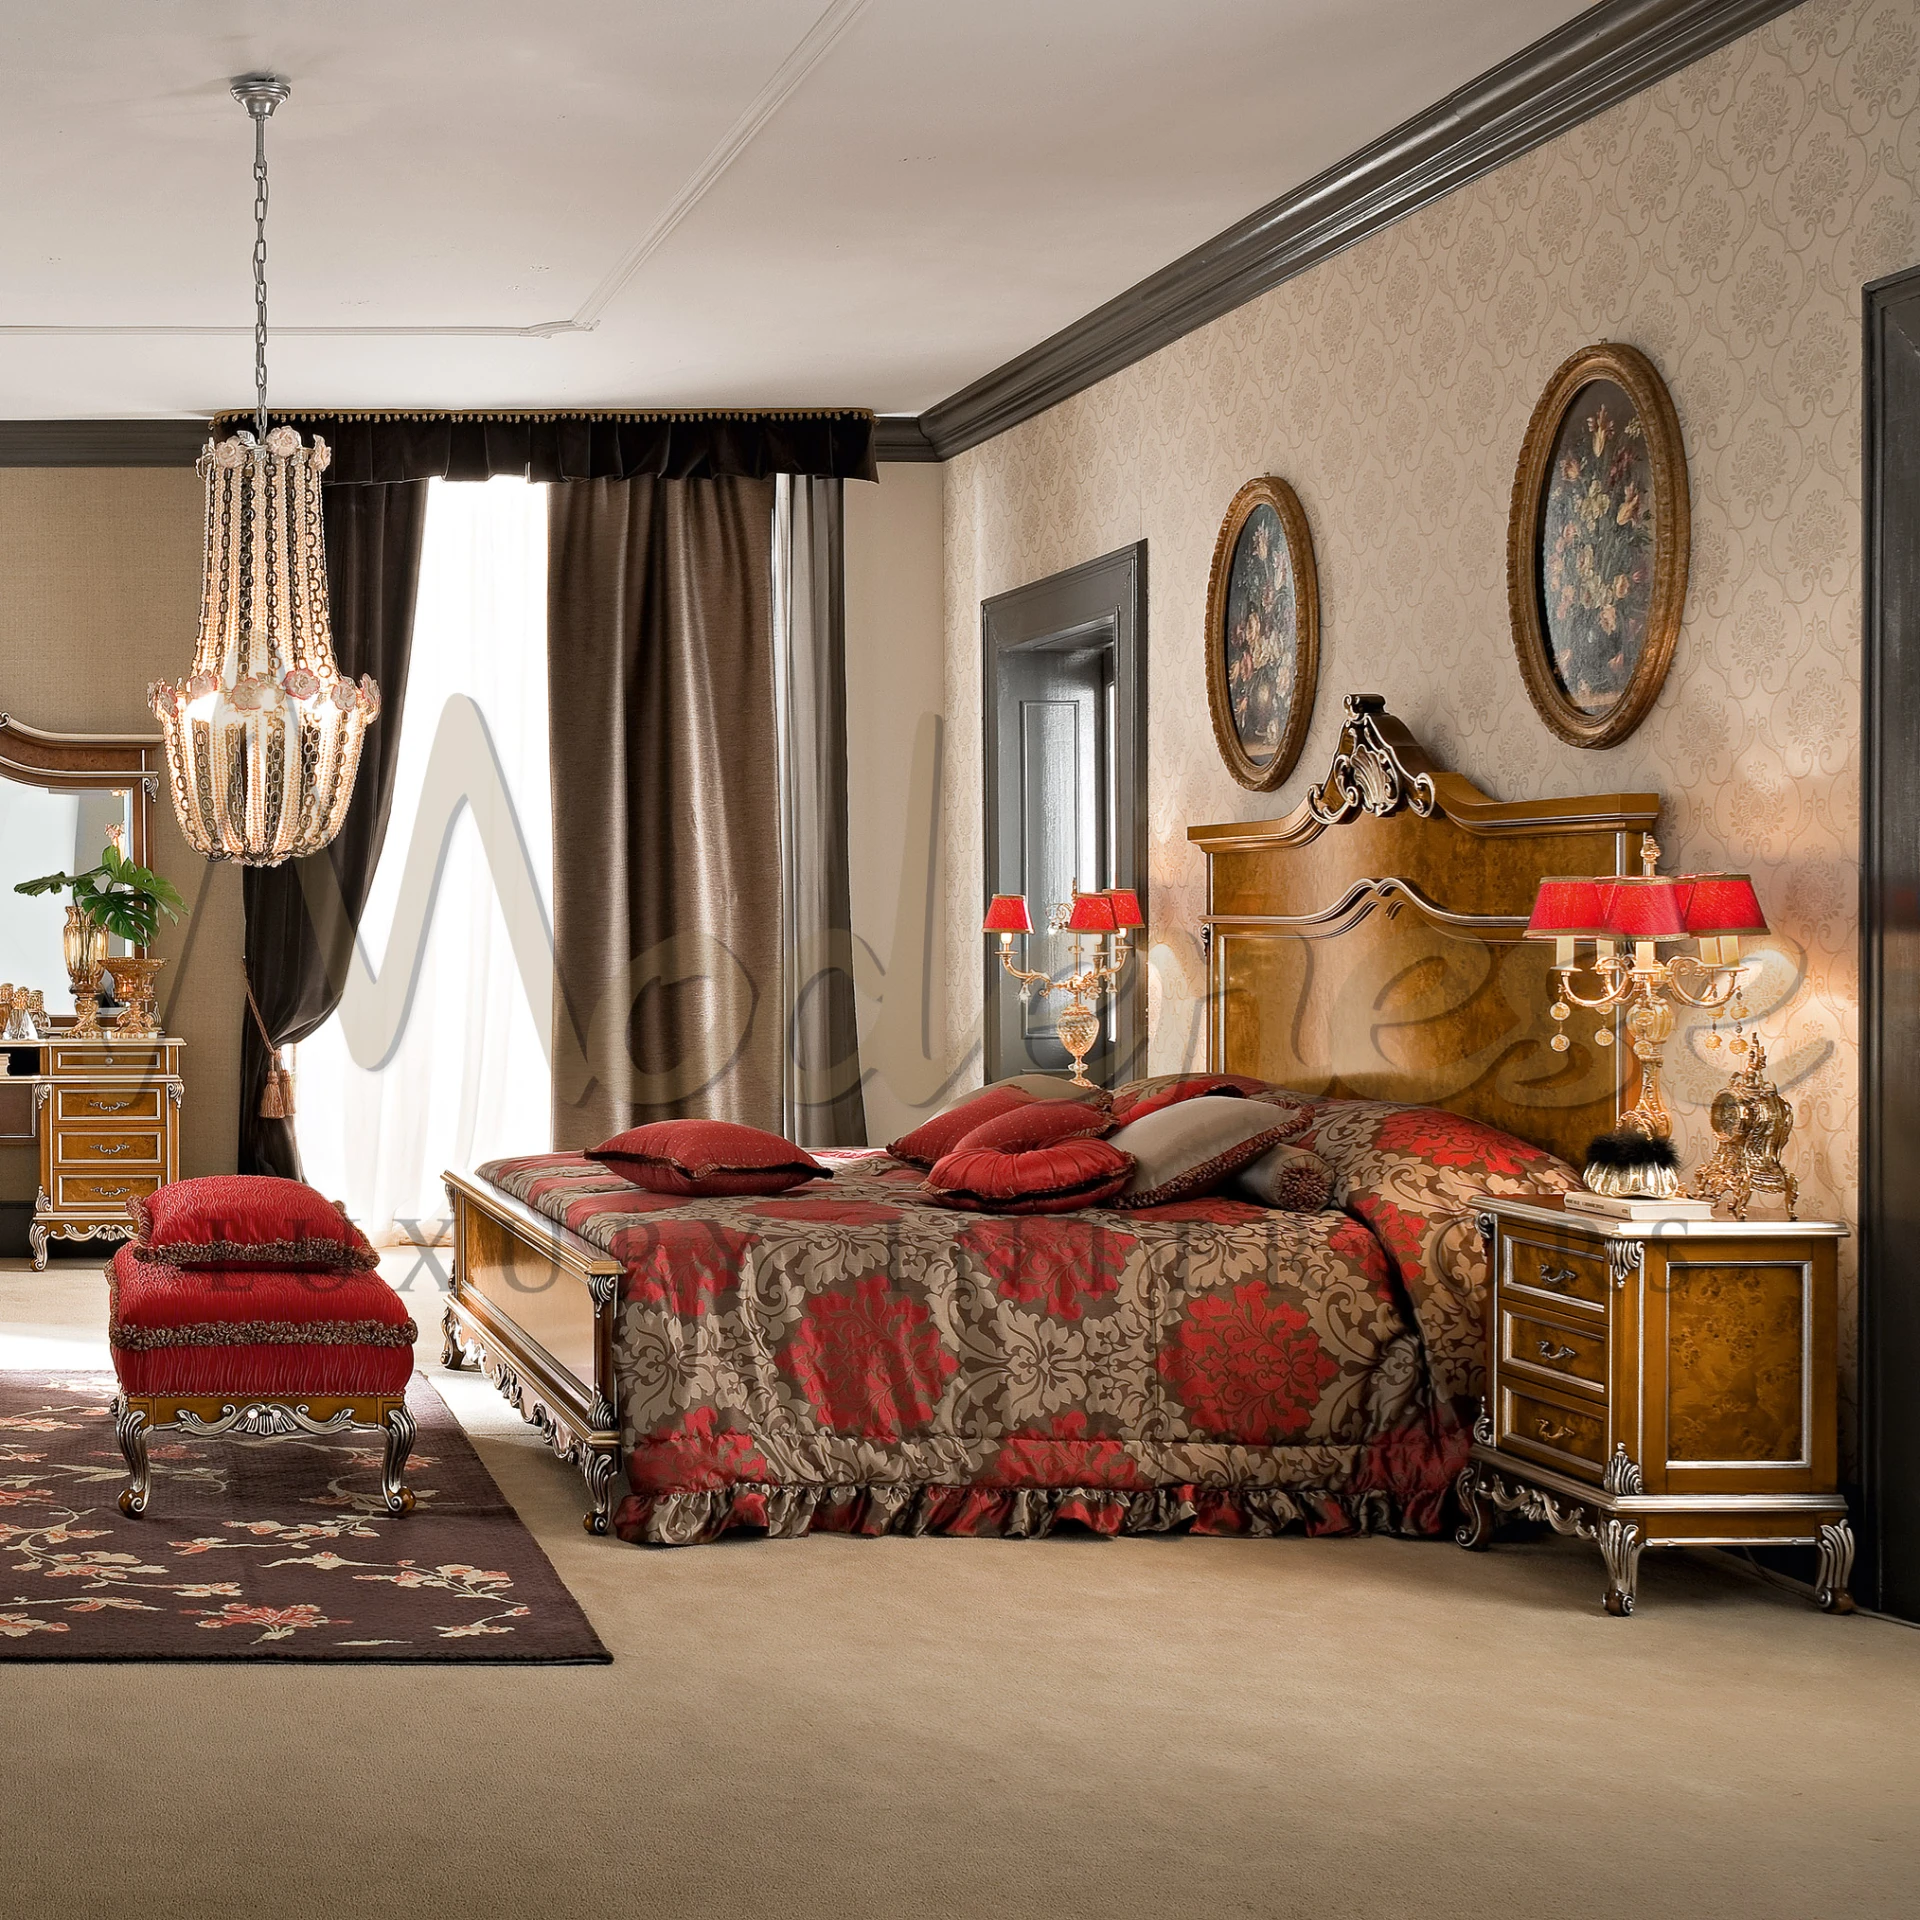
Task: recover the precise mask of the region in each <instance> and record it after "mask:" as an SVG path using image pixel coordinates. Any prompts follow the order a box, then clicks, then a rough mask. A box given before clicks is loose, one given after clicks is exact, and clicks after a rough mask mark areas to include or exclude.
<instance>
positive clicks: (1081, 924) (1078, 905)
mask: <svg viewBox="0 0 1920 1920" xmlns="http://www.w3.org/2000/svg"><path fill="white" fill-rule="evenodd" d="M1119 924H1120V923H1119V920H1118V918H1117V917H1116V916H1115V914H1114V910H1113V902H1112V900H1111V899H1109V898H1108V896H1107V895H1106V894H1104V893H1076V894H1075V895H1074V896H1073V912H1072V913H1071V914H1070V915H1069V916H1068V917H1067V931H1068V932H1069V933H1111V932H1113V930H1114V928H1115V927H1117V926H1118V925H1119Z"/></svg>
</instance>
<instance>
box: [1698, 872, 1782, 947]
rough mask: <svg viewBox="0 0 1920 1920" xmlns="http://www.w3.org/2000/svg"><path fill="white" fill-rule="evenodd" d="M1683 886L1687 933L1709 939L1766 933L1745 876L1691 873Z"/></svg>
mask: <svg viewBox="0 0 1920 1920" xmlns="http://www.w3.org/2000/svg"><path fill="white" fill-rule="evenodd" d="M1682 884H1683V885H1685V886H1687V887H1688V888H1690V889H1691V891H1690V893H1689V894H1688V898H1687V931H1688V933H1690V934H1695V935H1698V936H1700V937H1702V938H1706V939H1711V938H1713V937H1714V936H1715V935H1718V934H1727V933H1765V932H1766V930H1767V916H1766V915H1765V914H1764V913H1762V912H1761V911H1760V900H1759V896H1758V895H1757V894H1755V892H1754V890H1753V882H1752V881H1751V880H1749V879H1748V878H1747V876H1746V875H1745V874H1744V873H1691V874H1687V875H1685V876H1683V881H1682Z"/></svg>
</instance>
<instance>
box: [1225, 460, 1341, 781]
mask: <svg viewBox="0 0 1920 1920" xmlns="http://www.w3.org/2000/svg"><path fill="white" fill-rule="evenodd" d="M1319 677H1320V581H1319V576H1318V575H1317V574H1316V573H1315V572H1314V566H1313V537H1312V535H1311V534H1310V533H1309V532H1308V530H1307V516H1306V513H1305V511H1304V510H1303V509H1302V508H1301V505H1300V500H1299V496H1298V495H1297V494H1295V492H1294V490H1293V489H1292V488H1291V487H1290V486H1288V485H1287V483H1286V482H1285V481H1284V480H1276V479H1274V478H1273V477H1272V475H1270V474H1269V475H1263V476H1262V477H1261V478H1260V479H1258V480H1249V481H1248V482H1247V484H1246V485H1245V486H1244V487H1242V488H1241V489H1240V491H1239V492H1238V493H1236V494H1235V495H1234V496H1233V504H1232V505H1231V506H1230V507H1228V509H1227V517H1226V519H1225V520H1224V521H1222V522H1221V525H1220V537H1219V538H1218V539H1217V540H1216V541H1215V542H1214V543H1213V572H1212V575H1211V577H1210V578H1209V580H1208V582H1207V706H1208V709H1209V710H1210V712H1211V713H1212V715H1213V737H1214V739H1215V740H1216V741H1217V742H1218V743H1219V747H1220V757H1221V759H1223V760H1224V761H1225V762H1226V763H1227V770H1228V771H1229V772H1230V773H1231V774H1232V775H1233V777H1234V778H1235V779H1236V780H1238V781H1239V782H1240V784H1241V785H1242V786H1243V787H1252V788H1253V789H1254V790H1255V791H1256V792H1268V791H1270V790H1271V789H1272V788H1274V787H1277V786H1278V785H1279V784H1280V782H1281V781H1282V780H1284V779H1285V778H1286V777H1287V775H1288V774H1289V773H1290V772H1292V770H1293V763H1294V762H1295V761H1296V760H1297V759H1299V757H1300V748H1301V745H1302V744H1303V742H1304V741H1305V740H1306V737H1307V722H1308V721H1309V720H1311V719H1312V717H1313V695H1314V688H1315V686H1316V684H1317V683H1318V680H1319Z"/></svg>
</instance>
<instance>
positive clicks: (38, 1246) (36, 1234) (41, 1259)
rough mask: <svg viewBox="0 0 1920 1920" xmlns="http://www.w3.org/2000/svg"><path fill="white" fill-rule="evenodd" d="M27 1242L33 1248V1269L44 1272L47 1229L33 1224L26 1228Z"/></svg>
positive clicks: (45, 1267)
mask: <svg viewBox="0 0 1920 1920" xmlns="http://www.w3.org/2000/svg"><path fill="white" fill-rule="evenodd" d="M27 1244H28V1245H29V1246H30V1247H32V1249H33V1270H34V1272H35V1273H45V1272H46V1270H47V1230H46V1228H45V1227H40V1226H34V1227H29V1228H28V1229H27Z"/></svg>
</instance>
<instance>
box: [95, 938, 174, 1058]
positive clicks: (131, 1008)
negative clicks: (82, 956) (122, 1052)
mask: <svg viewBox="0 0 1920 1920" xmlns="http://www.w3.org/2000/svg"><path fill="white" fill-rule="evenodd" d="M166 964H167V963H166V962H165V961H164V960H155V959H151V958H149V959H145V960H140V959H136V958H135V957H134V956H133V955H132V954H130V953H129V954H123V955H121V956H120V957H119V958H118V959H115V960H111V961H109V962H108V963H107V971H108V972H109V973H110V974H112V975H113V984H114V989H115V991H116V992H117V993H118V994H119V996H120V998H121V999H122V1000H124V1001H125V1002H126V1010H125V1011H124V1012H123V1013H122V1014H121V1016H120V1022H119V1029H118V1031H119V1033H120V1035H121V1037H122V1038H123V1039H127V1040H152V1039H156V1038H158V1036H159V1033H160V1022H159V1021H158V1019H156V1018H155V1016H154V1010H153V977H154V975H155V974H157V973H158V972H159V971H160V969H161V968H162V967H164V966H165V965H166Z"/></svg>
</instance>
